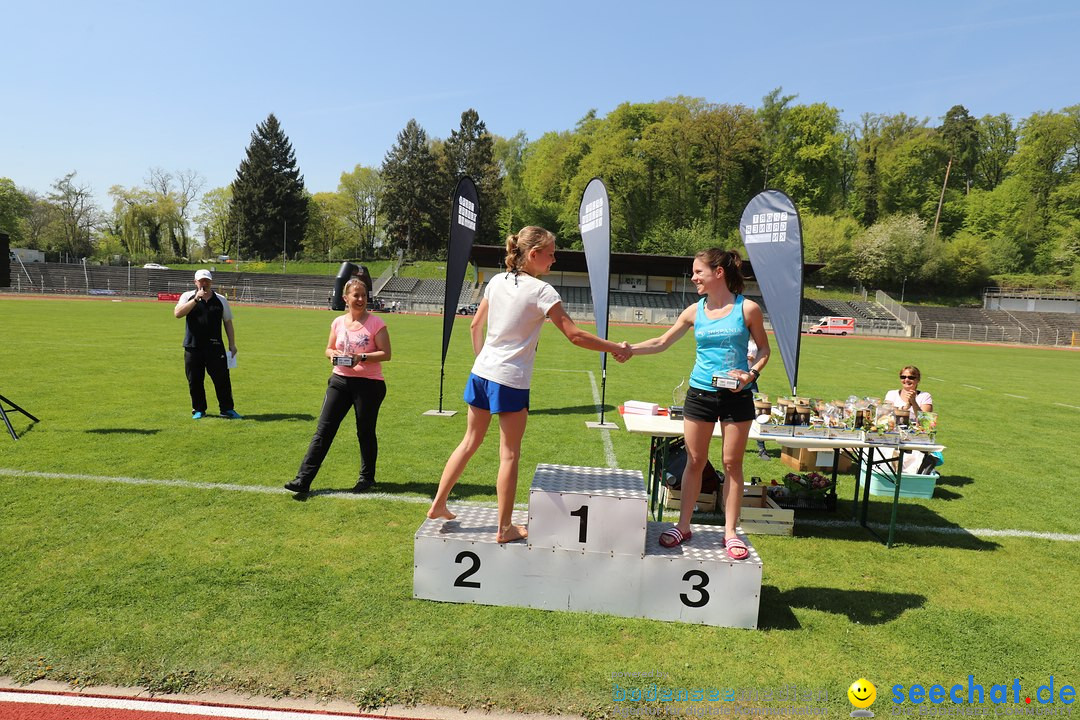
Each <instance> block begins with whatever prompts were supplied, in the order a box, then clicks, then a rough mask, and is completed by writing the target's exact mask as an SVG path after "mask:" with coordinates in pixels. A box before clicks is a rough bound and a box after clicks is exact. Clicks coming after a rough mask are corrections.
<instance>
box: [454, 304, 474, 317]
mask: <svg viewBox="0 0 1080 720" xmlns="http://www.w3.org/2000/svg"><path fill="white" fill-rule="evenodd" d="M477 307H478V306H477V304H476V303H472V304H471V305H463V306H462V307H459V308H458V311H457V314H458V315H475V314H476V308H477Z"/></svg>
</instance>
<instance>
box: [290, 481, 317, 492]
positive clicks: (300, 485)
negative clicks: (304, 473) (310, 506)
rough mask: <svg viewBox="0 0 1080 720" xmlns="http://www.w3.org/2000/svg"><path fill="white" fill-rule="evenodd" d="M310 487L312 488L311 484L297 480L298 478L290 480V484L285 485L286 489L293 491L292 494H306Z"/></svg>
mask: <svg viewBox="0 0 1080 720" xmlns="http://www.w3.org/2000/svg"><path fill="white" fill-rule="evenodd" d="M310 487H311V483H305V482H302V481H301V480H299V479H296V478H294V479H292V480H290V481H289V482H287V483H285V489H286V490H291V491H292V492H295V493H306V492H307V491H308V488H310Z"/></svg>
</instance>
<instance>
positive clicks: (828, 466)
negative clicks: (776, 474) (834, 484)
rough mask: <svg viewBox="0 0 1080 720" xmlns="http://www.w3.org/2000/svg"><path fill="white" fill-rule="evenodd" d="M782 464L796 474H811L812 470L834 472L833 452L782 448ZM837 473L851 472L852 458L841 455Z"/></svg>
mask: <svg viewBox="0 0 1080 720" xmlns="http://www.w3.org/2000/svg"><path fill="white" fill-rule="evenodd" d="M780 462H782V463H784V464H785V465H787V466H788V467H789V468H791V469H792V470H795V471H796V472H809V471H810V470H817V471H819V472H820V471H822V470H830V471H831V470H832V465H833V451H832V450H814V449H811V448H792V447H781V448H780ZM837 472H842V473H846V472H851V458H849V457H848V456H847V455H845V454H844V453H840V466H839V467H838V468H837Z"/></svg>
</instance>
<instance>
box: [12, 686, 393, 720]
mask: <svg viewBox="0 0 1080 720" xmlns="http://www.w3.org/2000/svg"><path fill="white" fill-rule="evenodd" d="M376 717H378V718H381V719H382V720H400V719H397V718H388V717H387V716H376V715H365V714H362V713H340V712H328V711H320V710H277V709H271V708H260V707H248V706H241V705H225V704H218V703H197V702H188V701H181V700H162V699H157V700H154V699H135V698H124V697H114V696H107V695H86V694H82V693H63V692H41V691H31V690H0V720H355V719H356V718H376Z"/></svg>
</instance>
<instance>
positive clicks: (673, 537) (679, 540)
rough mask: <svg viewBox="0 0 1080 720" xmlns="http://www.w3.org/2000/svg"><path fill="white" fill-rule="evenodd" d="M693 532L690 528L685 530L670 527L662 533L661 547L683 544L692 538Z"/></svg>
mask: <svg viewBox="0 0 1080 720" xmlns="http://www.w3.org/2000/svg"><path fill="white" fill-rule="evenodd" d="M691 535H693V533H691V532H690V531H689V530H687V531H686V532H683V531H682V530H680V529H679V528H677V527H673V528H668V529H667V530H665V531H664V532H662V533H660V545H661V547H666V548H673V547H678V546H679V545H682V544H683V543H684V542H686V541H687V540H689V539H690V537H691Z"/></svg>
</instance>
